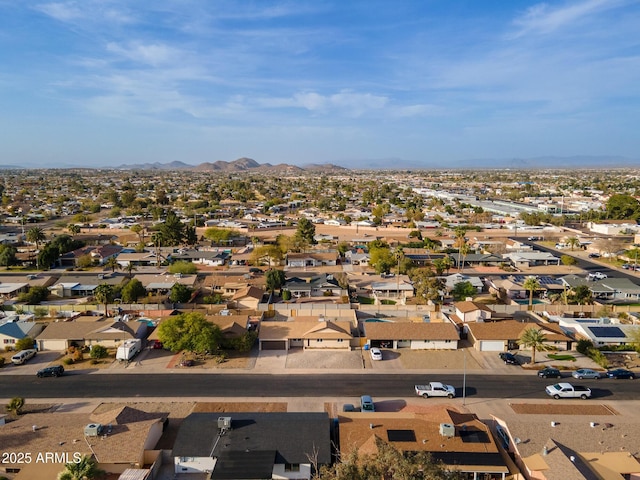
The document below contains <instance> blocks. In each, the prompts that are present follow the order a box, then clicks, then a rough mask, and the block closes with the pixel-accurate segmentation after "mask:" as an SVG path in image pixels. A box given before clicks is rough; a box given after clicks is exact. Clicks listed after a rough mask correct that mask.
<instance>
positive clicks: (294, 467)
mask: <svg viewBox="0 0 640 480" xmlns="http://www.w3.org/2000/svg"><path fill="white" fill-rule="evenodd" d="M284 471H285V472H299V471H300V464H299V463H285V464H284Z"/></svg>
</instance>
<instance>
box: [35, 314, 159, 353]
mask: <svg viewBox="0 0 640 480" xmlns="http://www.w3.org/2000/svg"><path fill="white" fill-rule="evenodd" d="M146 331H147V325H146V323H144V322H120V321H114V320H113V319H107V318H103V317H93V316H86V317H78V318H76V319H75V320H72V321H69V322H51V323H49V324H48V325H47V327H46V328H45V329H44V330H42V332H41V333H40V334H39V335H38V336H37V337H36V338H35V340H36V342H37V344H38V348H39V349H40V350H53V351H57V352H62V351H65V350H66V349H67V348H69V347H70V346H72V345H74V346H83V345H88V346H91V345H102V346H104V347H108V348H112V347H117V346H118V345H119V344H121V343H122V342H123V341H125V340H129V339H132V338H142V337H144V335H145V334H146Z"/></svg>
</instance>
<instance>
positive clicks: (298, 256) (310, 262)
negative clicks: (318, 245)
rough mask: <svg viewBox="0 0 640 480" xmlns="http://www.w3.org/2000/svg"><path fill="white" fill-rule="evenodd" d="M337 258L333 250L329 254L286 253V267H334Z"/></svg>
mask: <svg viewBox="0 0 640 480" xmlns="http://www.w3.org/2000/svg"><path fill="white" fill-rule="evenodd" d="M339 256H340V255H339V254H338V252H337V251H335V250H333V251H329V252H307V253H288V254H287V262H286V266H287V267H289V268H304V267H322V266H328V267H335V266H336V265H337V263H338V258H339Z"/></svg>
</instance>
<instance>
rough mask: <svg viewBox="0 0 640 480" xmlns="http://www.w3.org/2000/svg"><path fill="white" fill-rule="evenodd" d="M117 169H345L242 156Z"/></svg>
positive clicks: (328, 165)
mask: <svg viewBox="0 0 640 480" xmlns="http://www.w3.org/2000/svg"><path fill="white" fill-rule="evenodd" d="M116 168H117V169H118V170H192V171H195V172H246V171H250V170H254V171H257V172H265V173H282V174H285V173H289V174H291V173H301V172H304V171H307V170H312V171H316V170H322V171H327V172H329V171H338V170H347V169H346V168H344V167H340V166H337V165H332V164H323V165H321V164H310V165H307V166H304V167H299V166H297V165H289V164H286V163H281V164H278V165H271V164H270V163H258V162H256V161H255V160H254V159H252V158H246V157H242V158H239V159H237V160H234V161H232V162H225V161H224V160H218V161H216V162H204V163H201V164H199V165H189V164H187V163H184V162H179V161H175V162H171V163H158V162H155V163H139V164H133V165H120V166H119V167H116Z"/></svg>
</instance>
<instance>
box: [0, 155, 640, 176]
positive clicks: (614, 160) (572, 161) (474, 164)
mask: <svg viewBox="0 0 640 480" xmlns="http://www.w3.org/2000/svg"><path fill="white" fill-rule="evenodd" d="M625 167H626V168H629V167H637V168H640V159H632V158H627V157H620V156H606V155H600V156H593V155H576V156H570V157H557V156H547V157H528V158H527V157H523V158H502V159H495V158H479V159H470V160H460V161H438V160H428V161H422V162H418V161H408V160H403V159H401V158H357V159H341V160H338V161H336V163H324V164H317V163H310V164H306V165H301V166H298V165H289V164H286V163H281V164H278V165H272V164H270V163H258V162H256V161H255V160H253V159H252V158H246V157H242V158H239V159H237V160H234V161H232V162H225V161H223V160H218V161H216V162H205V163H201V164H199V165H190V164H188V163H184V162H181V161H173V162H169V163H160V162H154V163H138V164H130V165H127V164H124V165H120V166H118V167H115V168H116V169H117V170H163V171H167V170H187V171H196V172H227V173H233V172H247V171H254V172H264V173H276V174H277V173H280V174H296V173H303V172H314V171H316V172H326V173H332V172H334V173H335V172H340V171H347V170H450V169H458V170H460V169H473V170H479V169H492V170H493V169H512V170H523V169H600V168H625ZM24 168H44V167H25V166H17V165H0V170H19V169H24ZM47 168H80V167H78V166H72V165H66V166H64V167H61V166H58V167H47ZM82 168H87V167H82ZM96 168H104V167H96Z"/></svg>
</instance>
